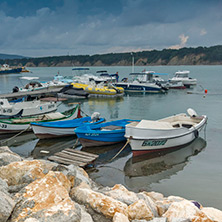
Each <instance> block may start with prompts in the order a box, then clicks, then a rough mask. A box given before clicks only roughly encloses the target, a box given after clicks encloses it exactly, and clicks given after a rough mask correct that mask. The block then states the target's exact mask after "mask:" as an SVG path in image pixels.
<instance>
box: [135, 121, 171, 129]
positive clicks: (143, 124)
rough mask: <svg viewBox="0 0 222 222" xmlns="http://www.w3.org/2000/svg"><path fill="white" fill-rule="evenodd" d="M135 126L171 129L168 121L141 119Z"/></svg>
mask: <svg viewBox="0 0 222 222" xmlns="http://www.w3.org/2000/svg"><path fill="white" fill-rule="evenodd" d="M136 127H137V128H145V129H147V128H148V129H172V128H173V126H172V125H171V124H170V123H169V122H159V121H153V120H141V121H140V122H139V123H138V124H137V126H136Z"/></svg>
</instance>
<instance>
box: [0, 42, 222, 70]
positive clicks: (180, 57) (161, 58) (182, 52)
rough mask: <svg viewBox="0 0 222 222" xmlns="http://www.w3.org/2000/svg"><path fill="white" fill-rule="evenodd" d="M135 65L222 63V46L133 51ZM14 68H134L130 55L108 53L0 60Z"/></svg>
mask: <svg viewBox="0 0 222 222" xmlns="http://www.w3.org/2000/svg"><path fill="white" fill-rule="evenodd" d="M133 56H134V61H135V65H211V64H212V65H213V64H218V65H219V64H220V65H221V64H222V46H221V45H218V46H212V47H208V48H207V47H197V48H181V49H178V50H176V49H163V50H161V51H158V50H152V51H142V52H134V53H133ZM3 63H8V64H9V65H11V66H18V65H20V66H49V67H50V66H94V65H99V66H102V65H104V66H112V65H131V63H132V55H131V53H130V52H129V53H109V54H101V55H100V54H96V55H92V56H90V55H77V56H52V57H42V58H20V59H0V64H3Z"/></svg>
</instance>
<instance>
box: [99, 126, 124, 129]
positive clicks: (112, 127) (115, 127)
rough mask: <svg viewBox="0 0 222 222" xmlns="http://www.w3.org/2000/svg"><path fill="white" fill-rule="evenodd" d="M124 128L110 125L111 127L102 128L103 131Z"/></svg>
mask: <svg viewBox="0 0 222 222" xmlns="http://www.w3.org/2000/svg"><path fill="white" fill-rule="evenodd" d="M122 128H123V127H122V126H114V125H109V126H104V127H101V130H119V129H122Z"/></svg>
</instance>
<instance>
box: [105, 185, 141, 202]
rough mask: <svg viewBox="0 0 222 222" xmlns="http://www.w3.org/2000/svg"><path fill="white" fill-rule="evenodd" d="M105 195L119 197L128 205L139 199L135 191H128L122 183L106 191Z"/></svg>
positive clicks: (118, 198)
mask: <svg viewBox="0 0 222 222" xmlns="http://www.w3.org/2000/svg"><path fill="white" fill-rule="evenodd" d="M105 195H108V196H110V197H112V198H114V199H117V200H119V201H121V202H123V203H125V204H127V205H130V204H133V203H134V202H136V201H138V200H139V198H138V197H137V195H136V194H135V193H134V192H131V191H128V190H127V189H126V188H125V187H124V186H123V185H121V184H116V185H115V186H114V187H112V188H111V189H110V191H108V192H105Z"/></svg>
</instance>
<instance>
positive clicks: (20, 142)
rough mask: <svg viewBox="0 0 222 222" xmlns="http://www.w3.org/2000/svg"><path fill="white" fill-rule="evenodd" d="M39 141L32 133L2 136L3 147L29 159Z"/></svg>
mask: <svg viewBox="0 0 222 222" xmlns="http://www.w3.org/2000/svg"><path fill="white" fill-rule="evenodd" d="M37 141H38V139H37V138H36V136H35V134H34V133H32V132H26V133H22V134H21V135H17V134H14V135H13V134H6V135H1V136H0V143H1V146H8V147H9V148H10V149H11V150H12V151H13V152H15V153H17V154H19V155H20V156H22V157H29V156H30V154H31V151H32V150H33V148H34V147H35V144H36V143H37Z"/></svg>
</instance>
